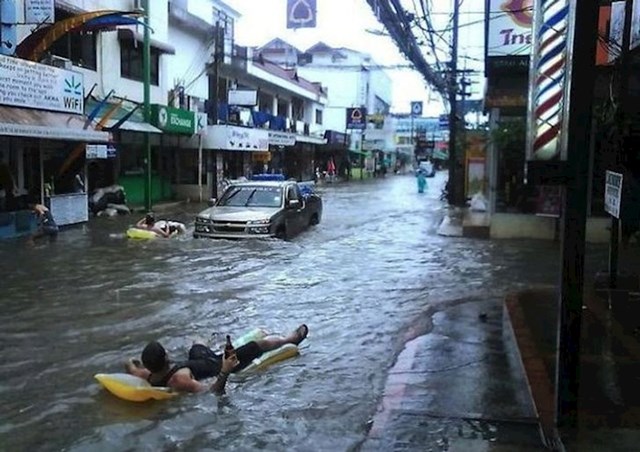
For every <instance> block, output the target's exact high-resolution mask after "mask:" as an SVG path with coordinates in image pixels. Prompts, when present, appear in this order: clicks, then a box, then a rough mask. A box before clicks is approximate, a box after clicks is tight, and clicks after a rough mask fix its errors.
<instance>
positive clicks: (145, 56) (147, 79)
mask: <svg viewBox="0 0 640 452" xmlns="http://www.w3.org/2000/svg"><path fill="white" fill-rule="evenodd" d="M150 3H151V2H150V1H149V0H143V1H142V7H143V8H144V40H143V43H142V84H143V91H144V106H143V112H144V122H146V123H149V122H150V121H151V109H150V103H151V37H150V36H149V33H150V31H149V4H150ZM144 149H145V160H146V165H145V184H144V208H145V209H146V210H147V212H149V211H150V210H151V204H152V202H151V198H152V194H151V168H152V165H151V141H150V139H149V132H145V134H144Z"/></svg>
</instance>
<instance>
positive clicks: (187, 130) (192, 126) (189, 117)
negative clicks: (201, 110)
mask: <svg viewBox="0 0 640 452" xmlns="http://www.w3.org/2000/svg"><path fill="white" fill-rule="evenodd" d="M151 124H153V125H154V126H156V127H157V128H158V129H160V130H162V131H163V132H166V133H174V134H177V135H193V134H194V133H195V132H196V115H195V113H194V112H192V111H189V110H182V109H180V108H173V107H167V106H166V105H159V104H152V105H151Z"/></svg>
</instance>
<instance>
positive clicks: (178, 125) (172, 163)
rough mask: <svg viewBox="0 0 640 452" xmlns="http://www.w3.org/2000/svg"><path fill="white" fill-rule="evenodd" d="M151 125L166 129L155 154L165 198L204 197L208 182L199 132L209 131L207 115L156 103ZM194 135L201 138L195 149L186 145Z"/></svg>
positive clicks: (152, 107) (156, 166) (153, 106)
mask: <svg viewBox="0 0 640 452" xmlns="http://www.w3.org/2000/svg"><path fill="white" fill-rule="evenodd" d="M203 121H204V122H203ZM151 124H152V125H153V126H154V127H157V128H158V129H159V130H160V131H161V132H162V135H161V137H160V145H159V147H158V148H157V149H156V151H157V152H156V153H155V155H154V161H155V165H154V167H155V168H156V169H157V170H156V175H157V178H158V180H159V182H160V184H161V187H162V192H161V194H162V196H163V199H198V198H200V196H201V194H200V188H201V187H202V184H203V183H204V184H206V171H204V170H203V165H204V161H203V158H202V148H201V146H200V142H199V138H198V135H196V133H197V132H198V131H203V130H206V127H205V125H206V115H199V114H196V113H195V112H193V111H190V110H184V109H181V108H173V107H168V106H166V105H158V104H152V105H151ZM198 124H202V127H198ZM192 138H196V139H198V146H197V147H196V148H195V149H191V148H189V147H188V146H183V143H187V142H189V141H190V140H191V139H192Z"/></svg>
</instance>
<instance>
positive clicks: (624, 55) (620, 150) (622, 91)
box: [609, 0, 633, 289]
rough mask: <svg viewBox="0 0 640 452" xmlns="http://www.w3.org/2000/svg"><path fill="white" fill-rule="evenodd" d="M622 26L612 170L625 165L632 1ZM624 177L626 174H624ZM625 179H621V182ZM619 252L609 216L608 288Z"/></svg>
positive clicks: (614, 221)
mask: <svg viewBox="0 0 640 452" xmlns="http://www.w3.org/2000/svg"><path fill="white" fill-rule="evenodd" d="M624 14H625V16H624V27H623V32H622V50H621V51H620V61H619V67H618V71H619V77H620V81H619V82H618V90H617V95H616V100H617V103H618V106H617V108H616V112H615V118H616V121H615V127H616V129H617V131H616V134H615V137H616V142H615V143H614V154H613V162H612V163H613V168H612V170H613V171H616V172H617V171H619V170H620V166H621V165H620V163H621V160H622V166H626V165H625V163H626V162H625V160H626V158H625V157H626V156H625V155H624V152H625V150H624V146H623V135H624V133H625V130H624V129H625V124H626V123H627V120H628V109H629V101H628V97H629V96H628V89H629V88H628V87H629V76H630V74H629V71H630V67H631V65H630V64H629V44H630V41H631V22H632V18H633V17H632V16H633V3H632V2H631V1H630V0H627V1H626V2H625V6H624ZM621 172H622V171H621ZM625 177H626V176H625ZM625 182H626V181H625V180H624V179H623V182H622V183H623V184H624V183H625ZM620 207H621V209H620V210H621V211H622V210H624V208H625V207H624V206H623V205H621V206H620ZM619 254H620V220H619V219H618V218H616V217H615V216H613V215H612V216H611V234H610V237H609V288H611V289H615V288H617V286H618V260H619Z"/></svg>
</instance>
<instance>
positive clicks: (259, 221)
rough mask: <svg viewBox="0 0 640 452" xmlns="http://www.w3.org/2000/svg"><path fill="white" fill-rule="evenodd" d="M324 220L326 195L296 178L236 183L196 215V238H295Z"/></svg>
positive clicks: (194, 234) (194, 233)
mask: <svg viewBox="0 0 640 452" xmlns="http://www.w3.org/2000/svg"><path fill="white" fill-rule="evenodd" d="M321 219H322V198H320V196H318V195H317V194H316V193H314V192H313V191H312V189H311V187H310V186H308V185H303V184H299V183H298V182H296V181H293V180H291V181H249V182H232V183H231V184H230V185H229V186H228V187H227V188H226V190H225V191H224V193H223V194H222V196H221V197H220V199H218V200H212V202H211V207H209V208H208V209H206V210H204V211H202V212H200V213H199V214H198V215H197V216H196V221H195V229H194V231H193V236H194V237H195V238H200V237H208V238H219V239H246V238H260V237H277V238H282V239H286V238H291V237H293V236H295V235H296V234H298V233H300V232H302V231H304V230H305V229H307V228H308V227H310V226H314V225H316V224H318V223H320V220H321Z"/></svg>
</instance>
